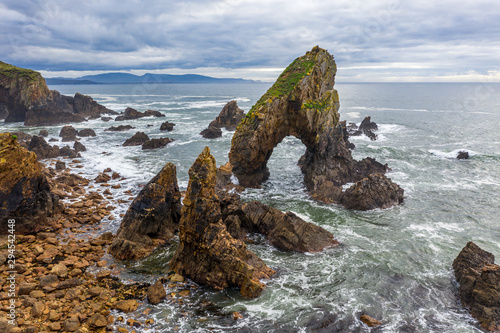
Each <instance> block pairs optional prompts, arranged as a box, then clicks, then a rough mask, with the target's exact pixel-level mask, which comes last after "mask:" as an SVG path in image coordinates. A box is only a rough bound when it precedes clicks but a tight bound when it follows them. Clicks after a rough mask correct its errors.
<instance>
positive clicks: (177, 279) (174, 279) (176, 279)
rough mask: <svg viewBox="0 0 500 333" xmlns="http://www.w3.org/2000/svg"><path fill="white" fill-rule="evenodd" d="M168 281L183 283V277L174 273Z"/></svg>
mask: <svg viewBox="0 0 500 333" xmlns="http://www.w3.org/2000/svg"><path fill="white" fill-rule="evenodd" d="M169 280H170V281H171V282H184V277H183V276H182V275H179V274H177V273H175V274H172V275H171V276H170V278H169Z"/></svg>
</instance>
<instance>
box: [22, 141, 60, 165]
mask: <svg viewBox="0 0 500 333" xmlns="http://www.w3.org/2000/svg"><path fill="white" fill-rule="evenodd" d="M28 150H29V151H32V152H34V153H35V154H36V157H37V159H39V160H41V159H46V158H55V157H58V156H59V147H58V146H51V145H49V144H48V143H47V142H46V141H45V139H44V138H42V137H41V136H37V135H34V136H33V137H32V138H31V141H30V144H29V146H28Z"/></svg>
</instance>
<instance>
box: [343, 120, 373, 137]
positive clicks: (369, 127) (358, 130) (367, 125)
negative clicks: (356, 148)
mask: <svg viewBox="0 0 500 333" xmlns="http://www.w3.org/2000/svg"><path fill="white" fill-rule="evenodd" d="M376 130H378V126H377V124H376V123H375V122H372V121H371V117H370V116H368V117H365V119H363V121H362V122H361V124H360V125H359V127H358V126H356V124H355V123H350V124H349V126H348V132H349V135H350V136H359V135H362V134H364V135H366V136H367V137H369V138H370V140H372V141H375V140H377V134H375V133H373V131H376Z"/></svg>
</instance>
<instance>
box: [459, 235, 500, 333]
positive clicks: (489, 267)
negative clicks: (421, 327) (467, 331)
mask: <svg viewBox="0 0 500 333" xmlns="http://www.w3.org/2000/svg"><path fill="white" fill-rule="evenodd" d="M494 261H495V257H494V256H493V254H491V253H489V252H487V251H484V250H483V249H481V248H480V247H479V246H477V245H476V244H474V243H473V242H468V243H467V245H466V246H465V247H464V248H463V249H462V251H461V252H460V254H459V255H458V256H457V258H456V259H455V260H454V261H453V270H454V272H455V278H456V279H457V282H458V283H459V288H458V291H459V293H460V300H461V301H462V304H463V305H464V306H466V307H468V308H469V309H470V313H471V315H472V316H473V317H474V318H476V319H477V320H478V321H479V324H480V325H481V327H482V328H484V329H486V330H489V331H500V266H499V265H495V264H494Z"/></svg>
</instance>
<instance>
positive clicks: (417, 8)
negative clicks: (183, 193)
mask: <svg viewBox="0 0 500 333" xmlns="http://www.w3.org/2000/svg"><path fill="white" fill-rule="evenodd" d="M315 45H319V46H320V47H322V48H324V49H327V50H328V51H329V52H330V53H331V54H333V55H334V57H335V60H336V63H337V67H338V71H337V82H339V81H343V82H393V81H418V82H455V81H458V82H500V61H499V55H500V1H498V0H488V1H485V0H461V1H455V0H441V1H435V0H420V1H408V0H377V1H374V0H365V1H358V0H336V1H328V0H321V1H317V0H306V1H302V0H294V1H290V0H286V1H285V0H226V1H218V0H216V1H210V0H203V1H202V0H190V1H179V0H177V1H171V0H148V1H141V0H119V1H118V0H86V1H82V2H76V1H72V0H2V1H1V2H0V60H2V61H4V62H7V63H10V64H13V65H16V66H19V67H24V68H31V69H34V70H37V71H40V72H41V73H42V75H43V76H44V77H61V76H62V77H80V76H83V75H89V74H99V73H104V72H117V71H120V72H127V73H132V74H138V75H142V74H144V73H164V74H202V75H208V76H214V77H234V78H245V79H255V80H262V81H266V82H272V81H274V80H275V79H276V78H277V77H278V76H279V74H280V73H281V72H282V71H283V69H284V68H286V67H287V66H288V64H289V63H291V62H292V61H293V60H294V59H295V58H297V57H299V56H301V55H303V54H304V53H305V52H306V51H308V50H310V49H312V47H314V46H315Z"/></svg>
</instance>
